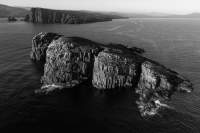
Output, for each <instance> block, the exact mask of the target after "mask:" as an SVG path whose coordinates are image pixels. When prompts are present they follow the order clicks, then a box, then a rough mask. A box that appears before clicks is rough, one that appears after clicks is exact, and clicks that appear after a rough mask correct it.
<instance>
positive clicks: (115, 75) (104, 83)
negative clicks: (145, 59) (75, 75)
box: [92, 50, 139, 89]
mask: <svg viewBox="0 0 200 133" xmlns="http://www.w3.org/2000/svg"><path fill="white" fill-rule="evenodd" d="M121 52H122V51H120V52H119V51H118V54H116V51H114V52H113V51H111V50H107V51H102V52H100V53H99V54H98V56H97V57H95V62H94V69H93V80H92V82H93V85H94V87H96V88H99V89H115V88H125V87H133V86H134V85H135V83H136V82H137V77H138V76H139V73H138V72H139V71H138V69H139V64H138V62H137V61H136V60H135V57H134V56H132V58H129V57H127V56H124V55H123V54H124V53H121Z"/></svg>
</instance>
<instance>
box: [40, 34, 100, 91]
mask: <svg viewBox="0 0 200 133" xmlns="http://www.w3.org/2000/svg"><path fill="white" fill-rule="evenodd" d="M77 41H81V43H77ZM99 50H100V49H99V47H98V46H95V45H94V44H91V42H87V40H84V39H82V38H74V37H71V38H67V37H60V38H59V39H57V40H54V41H52V43H51V44H50V45H49V46H48V49H47V51H46V63H45V66H44V76H43V77H42V82H43V89H44V91H46V90H45V89H48V87H49V86H51V89H53V88H52V86H54V87H55V89H56V88H57V87H58V88H59V87H62V88H63V87H64V88H70V87H74V86H75V85H78V84H80V83H82V82H83V81H84V80H87V79H89V78H90V77H91V75H92V69H93V62H94V55H95V54H97V53H98V51H99Z"/></svg>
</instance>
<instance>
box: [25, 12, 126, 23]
mask: <svg viewBox="0 0 200 133" xmlns="http://www.w3.org/2000/svg"><path fill="white" fill-rule="evenodd" d="M120 18H125V17H122V16H118V15H112V14H104V13H97V12H89V11H70V10H52V9H45V8H31V12H30V15H29V17H28V16H26V21H30V22H33V23H43V24H54V23H59V24H84V23H94V22H104V21H112V19H120Z"/></svg>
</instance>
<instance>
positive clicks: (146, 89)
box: [136, 61, 192, 116]
mask: <svg viewBox="0 0 200 133" xmlns="http://www.w3.org/2000/svg"><path fill="white" fill-rule="evenodd" d="M176 91H179V92H180V91H182V92H191V91H192V84H191V83H190V82H189V81H188V80H186V79H185V78H183V77H181V76H180V75H179V74H177V73H176V72H174V71H171V70H169V69H167V68H165V67H164V66H162V65H160V64H157V63H153V62H150V61H145V62H144V63H142V65H141V75H140V80H139V82H138V87H137V88H136V93H138V94H139V96H140V98H139V100H138V102H137V103H138V105H139V109H140V112H141V113H142V115H144V116H145V115H154V114H156V113H157V111H158V109H159V108H160V107H161V106H162V105H164V104H162V103H165V102H166V101H167V100H169V98H170V97H171V95H172V94H173V93H174V92H176Z"/></svg>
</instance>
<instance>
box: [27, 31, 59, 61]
mask: <svg viewBox="0 0 200 133" xmlns="http://www.w3.org/2000/svg"><path fill="white" fill-rule="evenodd" d="M60 36H61V35H59V34H56V33H39V34H38V35H36V36H34V37H33V39H32V51H31V54H30V57H31V59H32V60H34V61H44V60H45V57H46V50H47V47H48V46H49V44H50V43H51V42H52V40H54V39H57V38H59V37H60Z"/></svg>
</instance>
